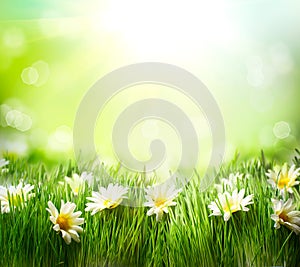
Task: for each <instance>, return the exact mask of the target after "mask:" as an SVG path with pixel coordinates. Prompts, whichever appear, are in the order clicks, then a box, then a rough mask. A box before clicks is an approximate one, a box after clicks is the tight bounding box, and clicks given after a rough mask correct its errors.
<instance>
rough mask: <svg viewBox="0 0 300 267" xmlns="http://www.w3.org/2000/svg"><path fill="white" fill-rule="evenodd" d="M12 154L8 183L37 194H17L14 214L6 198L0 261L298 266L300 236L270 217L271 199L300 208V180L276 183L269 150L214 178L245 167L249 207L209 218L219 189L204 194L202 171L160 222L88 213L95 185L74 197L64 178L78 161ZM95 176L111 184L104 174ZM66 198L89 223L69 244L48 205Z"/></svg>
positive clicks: (115, 172) (126, 211)
mask: <svg viewBox="0 0 300 267" xmlns="http://www.w3.org/2000/svg"><path fill="white" fill-rule="evenodd" d="M6 158H7V159H8V160H9V161H10V162H9V164H8V165H6V166H3V167H2V173H1V174H0V175H1V176H0V177H1V184H2V186H7V185H10V184H12V185H17V184H19V182H20V180H21V179H22V180H23V183H24V184H31V185H33V186H34V188H33V189H32V190H31V192H30V193H34V196H32V197H31V198H29V199H28V200H27V201H26V203H24V201H22V199H24V197H25V196H24V195H25V194H24V192H23V198H22V197H19V199H18V198H13V196H11V200H10V211H9V212H4V210H3V203H2V202H1V206H2V207H1V208H2V213H1V214H0V251H1V257H0V266H300V240H299V236H298V235H296V234H295V232H294V231H291V230H290V229H288V228H287V227H285V226H284V225H281V227H280V228H279V229H275V228H274V220H272V219H271V215H272V214H273V213H274V211H273V209H272V206H273V205H272V202H271V199H272V198H273V199H280V198H282V199H283V200H287V199H288V198H291V199H292V200H293V203H295V205H296V207H295V209H296V210H299V209H300V195H299V185H295V186H293V187H292V190H293V193H288V192H285V193H283V194H282V192H281V193H280V191H279V190H277V189H275V188H273V187H272V186H271V185H270V184H269V183H268V182H267V180H268V177H267V176H266V172H267V171H268V170H269V169H273V168H274V162H272V161H269V160H268V159H266V158H264V156H263V155H262V156H258V157H257V158H256V159H249V160H248V161H241V160H239V159H238V158H235V159H233V160H232V161H231V162H230V163H229V164H226V165H224V166H222V168H221V172H220V175H219V177H218V178H217V180H216V183H220V181H221V178H223V177H225V178H228V177H229V175H230V174H231V173H233V174H235V173H240V174H243V176H242V177H241V178H238V179H237V181H236V184H234V185H233V187H234V188H236V189H237V190H241V189H245V196H248V195H251V194H253V200H252V201H253V204H249V205H248V206H247V207H248V208H249V211H247V212H246V211H237V212H232V213H231V212H230V215H231V216H230V219H229V220H228V221H224V218H223V216H209V215H210V214H211V213H212V211H211V210H210V209H209V207H208V206H209V204H211V202H212V201H216V199H217V196H218V191H217V190H216V187H215V186H213V185H212V186H211V187H210V188H209V189H208V190H206V191H205V192H200V190H199V180H198V178H197V175H195V176H194V178H193V180H192V181H191V182H190V183H189V184H188V185H187V186H186V187H185V188H184V189H183V190H182V192H181V193H180V194H179V195H178V197H177V198H175V199H174V201H175V202H176V203H177V205H176V206H174V207H169V213H168V214H164V216H163V218H162V220H161V221H156V218H155V216H147V211H148V210H149V208H148V207H141V208H132V207H128V206H122V205H119V206H117V207H116V208H114V209H105V210H103V211H101V212H98V213H96V214H95V215H94V216H92V215H91V213H90V212H86V211H85V207H86V205H85V204H86V203H87V202H88V201H87V199H86V197H89V196H91V195H92V190H96V189H97V188H96V187H94V188H91V187H89V186H88V184H86V186H85V187H84V188H82V190H81V191H79V193H78V195H76V194H74V192H73V191H72V190H71V188H70V186H69V185H68V184H67V183H65V176H69V177H71V176H72V174H74V173H80V170H78V168H77V166H76V164H75V163H73V162H70V163H69V164H67V165H65V166H63V165H59V166H57V168H55V169H53V170H52V171H51V172H49V171H46V168H45V167H44V165H43V164H42V163H41V164H30V163H28V162H27V161H26V159H16V158H13V157H6ZM293 163H294V164H295V165H296V166H297V167H300V159H299V155H298V157H297V156H296V157H295V159H294V162H289V165H292V164H293ZM278 164H279V165H282V164H283V163H278ZM110 174H111V175H112V176H114V177H118V176H119V177H120V178H121V180H123V181H124V180H126V176H124V175H123V174H122V175H121V174H120V172H119V169H118V168H116V169H113V168H111V169H110ZM94 177H98V178H99V180H100V183H102V185H103V186H106V184H105V179H101V172H100V173H94ZM101 181H102V182H101ZM61 199H63V200H64V201H65V202H66V201H70V202H73V203H75V204H76V209H75V211H78V210H79V211H82V215H81V217H82V218H84V219H85V222H84V224H82V225H81V226H82V228H83V233H81V234H79V236H80V242H79V243H77V242H74V241H73V240H72V242H71V243H70V244H69V245H67V244H66V242H65V241H64V239H63V238H62V236H61V233H59V232H56V231H54V230H53V229H52V228H53V223H52V222H51V221H50V220H49V217H50V214H49V212H48V211H47V210H46V208H47V207H48V204H47V203H48V201H49V200H51V201H52V202H53V203H54V205H55V206H56V207H58V208H59V206H60V202H61ZM14 203H15V206H16V207H15V208H13V207H12V206H13V204H14ZM222 215H223V213H222Z"/></svg>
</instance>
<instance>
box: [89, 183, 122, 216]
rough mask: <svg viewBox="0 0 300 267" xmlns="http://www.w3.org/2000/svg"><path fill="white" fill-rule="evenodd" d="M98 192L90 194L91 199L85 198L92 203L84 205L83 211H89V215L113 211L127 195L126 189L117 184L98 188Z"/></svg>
mask: <svg viewBox="0 0 300 267" xmlns="http://www.w3.org/2000/svg"><path fill="white" fill-rule="evenodd" d="M99 191H100V192H94V191H93V192H92V197H87V199H88V200H90V201H92V202H90V203H87V204H86V208H85V211H91V212H92V213H91V215H95V214H96V213H97V212H99V211H102V210H104V209H113V208H115V207H117V206H119V205H120V204H121V202H122V201H123V199H124V198H127V197H126V196H125V195H126V194H127V193H128V188H126V187H123V186H120V185H118V184H116V185H113V184H109V185H108V187H107V188H104V187H100V190H99Z"/></svg>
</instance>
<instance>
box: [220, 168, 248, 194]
mask: <svg viewBox="0 0 300 267" xmlns="http://www.w3.org/2000/svg"><path fill="white" fill-rule="evenodd" d="M242 179H243V174H240V173H239V172H238V173H236V174H234V173H231V174H229V177H228V178H222V179H221V184H215V188H216V189H217V191H218V192H219V193H222V192H224V191H226V190H230V191H231V190H232V189H234V188H236V186H237V183H238V181H239V180H242Z"/></svg>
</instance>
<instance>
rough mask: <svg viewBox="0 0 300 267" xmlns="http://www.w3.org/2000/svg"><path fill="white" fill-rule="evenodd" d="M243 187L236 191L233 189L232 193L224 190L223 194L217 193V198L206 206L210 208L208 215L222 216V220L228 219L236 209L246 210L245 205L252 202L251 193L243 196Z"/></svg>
mask: <svg viewBox="0 0 300 267" xmlns="http://www.w3.org/2000/svg"><path fill="white" fill-rule="evenodd" d="M244 195H245V189H242V190H241V191H240V192H238V190H237V189H235V190H234V191H233V192H232V194H230V193H229V192H225V193H223V194H221V193H219V194H218V198H217V199H216V200H215V201H212V202H211V203H210V204H209V205H208V208H209V209H211V210H212V212H213V213H212V214H210V216H222V215H223V216H224V221H228V220H229V219H230V216H231V214H232V213H234V212H237V211H240V210H242V211H248V210H249V209H248V208H247V207H246V206H247V205H249V204H253V202H252V198H253V195H249V196H247V197H245V198H244Z"/></svg>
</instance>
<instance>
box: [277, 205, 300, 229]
mask: <svg viewBox="0 0 300 267" xmlns="http://www.w3.org/2000/svg"><path fill="white" fill-rule="evenodd" d="M272 203H273V210H274V214H272V215H271V219H272V220H273V221H275V224H274V227H275V228H276V229H279V228H280V225H285V226H286V227H287V228H289V229H290V230H292V231H294V232H295V233H296V234H297V235H298V234H299V233H300V211H295V205H294V204H293V202H292V199H288V200H287V201H286V202H284V201H283V200H276V199H272Z"/></svg>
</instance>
